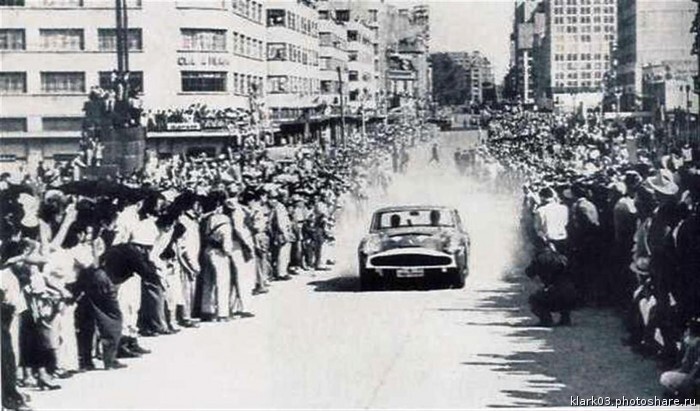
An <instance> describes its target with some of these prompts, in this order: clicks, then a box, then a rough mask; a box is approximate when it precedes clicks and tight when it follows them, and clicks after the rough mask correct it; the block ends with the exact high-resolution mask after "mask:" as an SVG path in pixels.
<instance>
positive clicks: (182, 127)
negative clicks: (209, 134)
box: [167, 123, 202, 131]
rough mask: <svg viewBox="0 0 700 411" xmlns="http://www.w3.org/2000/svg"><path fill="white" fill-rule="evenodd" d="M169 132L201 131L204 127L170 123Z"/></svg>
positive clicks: (193, 124)
mask: <svg viewBox="0 0 700 411" xmlns="http://www.w3.org/2000/svg"><path fill="white" fill-rule="evenodd" d="M167 129H168V131H199V130H201V129H202V126H201V125H200V124H199V123H168V126H167Z"/></svg>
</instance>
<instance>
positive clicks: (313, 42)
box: [266, 0, 323, 125]
mask: <svg viewBox="0 0 700 411" xmlns="http://www.w3.org/2000/svg"><path fill="white" fill-rule="evenodd" d="M267 57H268V58H267V99H266V101H267V105H268V110H269V112H270V117H271V118H272V120H273V121H278V122H284V123H290V124H292V125H294V124H301V123H304V122H305V121H306V120H307V119H309V118H312V117H314V116H317V115H322V114H323V113H320V112H318V110H320V109H321V106H322V102H321V100H320V93H321V70H320V42H319V31H318V11H317V10H316V4H315V2H313V1H306V0H275V1H274V2H269V3H268V8H267Z"/></svg>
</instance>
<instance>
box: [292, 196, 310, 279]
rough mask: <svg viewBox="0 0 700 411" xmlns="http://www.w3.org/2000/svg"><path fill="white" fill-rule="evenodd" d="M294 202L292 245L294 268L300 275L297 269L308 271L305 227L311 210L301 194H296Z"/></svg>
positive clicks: (293, 198)
mask: <svg viewBox="0 0 700 411" xmlns="http://www.w3.org/2000/svg"><path fill="white" fill-rule="evenodd" d="M291 202H292V211H291V217H292V226H293V228H294V242H293V243H292V257H293V258H292V261H291V264H292V267H293V268H294V269H295V271H293V273H294V274H298V273H297V271H296V269H300V270H304V271H305V270H307V269H308V267H307V265H306V261H305V258H304V256H305V255H306V250H305V247H306V238H305V237H304V230H303V227H304V225H305V224H306V221H307V220H308V219H309V214H310V213H309V210H308V208H307V207H306V201H305V200H304V197H302V196H301V194H294V195H293V196H292V198H291Z"/></svg>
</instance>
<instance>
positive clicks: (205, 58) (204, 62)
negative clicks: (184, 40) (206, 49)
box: [177, 55, 231, 67]
mask: <svg viewBox="0 0 700 411" xmlns="http://www.w3.org/2000/svg"><path fill="white" fill-rule="evenodd" d="M230 64H231V62H230V61H229V59H228V58H226V57H225V56H213V55H202V56H200V55H191V56H180V57H178V58H177V65H178V66H181V67H228V66H229V65H230Z"/></svg>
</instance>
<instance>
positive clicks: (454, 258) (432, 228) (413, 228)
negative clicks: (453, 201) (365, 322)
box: [358, 206, 469, 290]
mask: <svg viewBox="0 0 700 411" xmlns="http://www.w3.org/2000/svg"><path fill="white" fill-rule="evenodd" d="M358 262H359V271H360V285H361V288H362V289H363V290H373V289H376V288H378V287H380V286H382V285H383V284H386V283H387V282H389V281H393V280H400V279H407V278H423V279H425V280H428V281H430V280H435V282H441V283H446V284H449V285H451V286H453V287H456V288H462V287H464V282H465V280H466V277H467V275H469V235H468V234H467V232H466V231H465V230H464V227H463V226H462V221H461V219H460V217H459V214H458V213H457V210H454V209H451V208H447V207H436V206H398V207H387V208H382V209H379V210H377V211H376V212H375V213H374V216H373V217H372V223H371V226H370V232H369V234H368V235H367V236H366V237H365V238H364V239H363V240H362V241H361V242H360V246H359V248H358Z"/></svg>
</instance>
